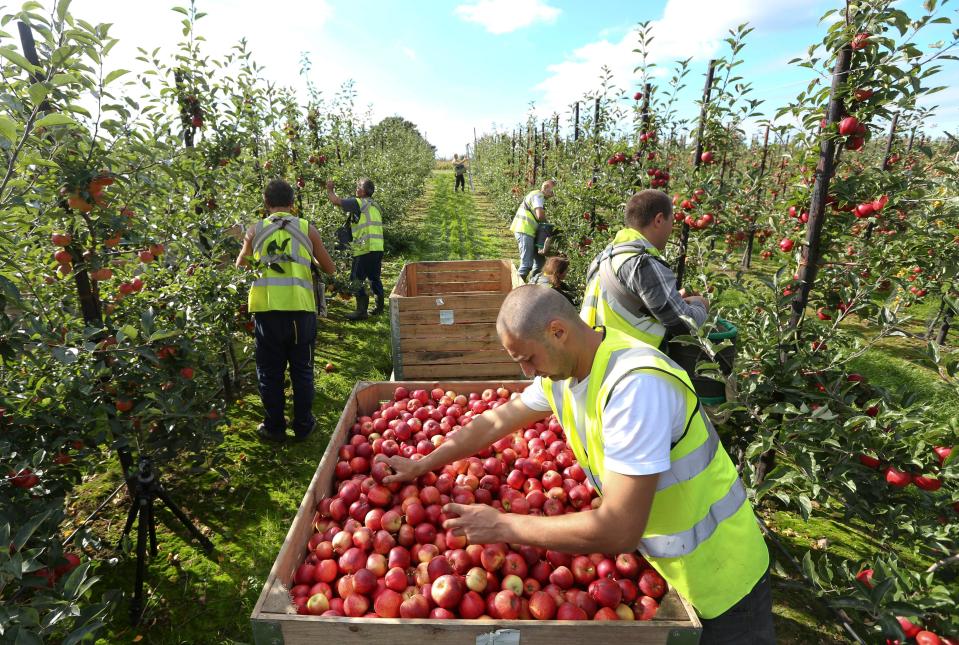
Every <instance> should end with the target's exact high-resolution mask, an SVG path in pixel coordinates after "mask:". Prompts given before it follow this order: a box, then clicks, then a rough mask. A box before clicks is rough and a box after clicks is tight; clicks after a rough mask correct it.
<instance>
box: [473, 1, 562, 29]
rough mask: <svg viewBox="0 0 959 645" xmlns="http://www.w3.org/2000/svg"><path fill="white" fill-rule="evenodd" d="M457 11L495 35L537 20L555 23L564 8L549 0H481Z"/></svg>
mask: <svg viewBox="0 0 959 645" xmlns="http://www.w3.org/2000/svg"><path fill="white" fill-rule="evenodd" d="M454 13H455V14H456V15H457V16H459V17H460V18H461V19H463V20H465V21H467V22H475V23H478V24H480V25H482V26H483V27H485V28H486V30H487V31H488V32H490V33H493V34H506V33H509V32H511V31H516V30H517V29H521V28H523V27H529V26H530V25H532V24H533V23H536V22H547V23H552V22H554V21H555V20H556V18H557V17H558V16H559V14H560V10H559V9H557V8H556V7H551V6H550V5H549V4H548V2H547V1H546V0H478V1H476V2H473V3H472V4H461V5H458V6H457V7H456V9H455V10H454Z"/></svg>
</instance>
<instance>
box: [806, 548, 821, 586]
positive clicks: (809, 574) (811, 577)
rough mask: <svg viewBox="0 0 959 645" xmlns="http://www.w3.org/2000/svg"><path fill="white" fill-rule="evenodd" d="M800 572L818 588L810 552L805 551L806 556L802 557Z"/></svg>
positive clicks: (817, 579)
mask: <svg viewBox="0 0 959 645" xmlns="http://www.w3.org/2000/svg"><path fill="white" fill-rule="evenodd" d="M802 570H803V573H804V574H805V575H806V577H807V578H809V581H810V582H812V583H813V584H814V585H815V586H817V587H818V586H819V576H818V574H817V573H816V564H815V563H814V562H813V561H812V551H806V555H804V556H803V559H802Z"/></svg>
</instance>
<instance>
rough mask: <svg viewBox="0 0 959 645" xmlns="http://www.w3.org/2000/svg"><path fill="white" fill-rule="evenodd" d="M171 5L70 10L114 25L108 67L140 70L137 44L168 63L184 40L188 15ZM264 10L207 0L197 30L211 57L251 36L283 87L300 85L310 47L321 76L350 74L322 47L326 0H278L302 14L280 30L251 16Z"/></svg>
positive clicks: (329, 12) (280, 8) (268, 73)
mask: <svg viewBox="0 0 959 645" xmlns="http://www.w3.org/2000/svg"><path fill="white" fill-rule="evenodd" d="M177 4H181V5H186V4H188V3H186V2H181V3H177ZM172 6H173V5H172V4H170V3H166V2H129V1H128V0H74V2H73V3H72V4H71V5H70V13H71V14H73V15H74V17H76V18H82V19H83V20H86V21H88V22H91V23H93V24H96V23H100V22H104V23H113V26H112V27H111V29H110V35H111V36H113V37H114V38H118V39H119V41H120V42H119V43H118V44H117V46H116V47H115V48H114V49H113V50H112V51H111V52H110V55H109V56H108V59H107V65H108V67H113V68H116V67H123V68H126V69H131V70H132V71H137V70H138V69H139V68H138V66H139V65H141V64H140V63H139V62H137V61H135V60H134V58H135V57H136V56H138V55H139V54H138V53H137V50H136V48H137V47H142V48H143V49H146V50H147V51H149V52H152V51H153V49H155V48H157V47H160V48H161V49H160V52H159V56H160V59H161V60H164V61H165V62H168V63H169V62H170V59H171V57H172V55H173V54H174V53H176V43H177V42H178V41H179V40H181V39H182V38H183V35H182V25H181V21H182V20H183V19H184V16H183V15H182V14H179V13H176V12H174V11H172V10H171V7H172ZM262 9H263V4H262V3H261V2H258V1H257V0H203V2H201V3H200V6H199V10H200V11H202V12H204V13H206V14H207V15H206V16H205V17H203V18H201V19H200V20H198V21H197V23H196V34H197V35H199V36H202V37H203V38H204V39H205V42H203V43H201V47H200V48H201V52H202V53H203V54H204V55H205V56H210V57H211V58H221V57H222V56H224V55H225V54H227V53H228V52H229V51H230V49H231V48H232V47H233V46H234V45H236V44H237V43H238V42H239V41H240V39H241V38H246V39H247V42H248V50H249V51H251V52H252V54H253V60H254V61H256V63H257V64H258V65H261V66H263V67H264V68H265V69H264V72H263V74H264V76H265V77H266V78H267V79H269V80H270V81H273V82H277V83H279V84H280V85H284V86H292V85H298V84H300V79H299V69H300V54H301V53H303V52H306V51H308V52H310V54H311V58H312V59H313V62H314V70H315V71H316V72H321V73H322V74H321V75H323V76H327V77H335V78H337V79H340V80H342V79H343V78H345V77H347V76H348V75H349V74H348V71H347V70H346V68H345V67H342V66H338V65H336V64H335V62H334V61H337V60H338V59H342V56H341V55H338V52H336V51H335V50H333V48H332V46H329V47H328V48H327V49H320V48H322V47H323V41H324V39H323V38H319V37H318V34H319V33H321V32H322V30H323V29H324V26H325V25H326V24H327V23H328V22H329V21H330V19H331V18H332V16H333V8H332V7H331V5H330V4H329V2H327V0H315V1H314V2H310V3H308V4H307V3H303V2H301V1H300V0H273V2H271V3H270V12H271V13H272V14H274V15H296V16H297V19H296V20H291V21H288V22H287V23H284V24H283V26H282V28H280V27H277V28H275V29H273V28H269V27H264V25H263V24H261V23H258V22H257V21H256V19H254V18H251V16H257V15H259V14H260V13H261V12H262ZM318 47H319V48H318ZM331 63H333V64H332V65H331ZM331 67H332V69H331ZM314 75H316V74H314Z"/></svg>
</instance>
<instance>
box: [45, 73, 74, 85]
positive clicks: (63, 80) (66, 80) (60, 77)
mask: <svg viewBox="0 0 959 645" xmlns="http://www.w3.org/2000/svg"><path fill="white" fill-rule="evenodd" d="M76 81H77V77H76V76H74V75H73V74H54V75H53V78H51V79H50V83H51V84H52V85H53V86H54V87H60V86H61V85H69V84H70V83H75V82H76Z"/></svg>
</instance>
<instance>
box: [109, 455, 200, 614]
mask: <svg viewBox="0 0 959 645" xmlns="http://www.w3.org/2000/svg"><path fill="white" fill-rule="evenodd" d="M132 462H133V458H132V456H131V455H130V453H129V452H127V451H121V452H120V464H121V465H122V466H123V472H124V474H125V475H126V480H127V488H128V490H129V491H130V498H131V500H132V503H131V505H130V512H129V513H128V514H127V523H126V526H124V528H123V537H127V536H129V535H130V531H132V530H133V523H134V521H136V520H137V517H139V522H138V523H137V547H136V553H137V573H136V580H135V582H134V587H133V600H132V601H131V602H130V621H131V623H132V624H134V625H136V624H137V623H138V622H139V621H140V616H141V615H142V613H143V579H144V576H145V574H146V550H147V534H148V533H149V536H150V555H151V556H156V554H157V536H156V518H155V516H154V512H153V503H154V501H155V500H157V499H159V500H160V501H161V502H163V503H164V504H166V507H167V508H168V509H170V512H171V513H173V515H174V516H175V517H176V518H177V519H178V520H180V523H181V524H182V525H183V526H185V527H186V528H187V530H188V531H189V532H190V534H191V535H192V536H193V537H194V538H196V540H197V542H199V543H200V545H201V546H202V547H203V549H204V550H205V551H206V552H207V553H211V552H212V551H213V543H212V542H210V540H209V539H207V537H206V536H205V535H203V534H202V533H200V529H198V528H197V527H196V525H194V524H193V522H191V521H190V518H189V517H187V516H186V513H184V512H183V510H182V509H180V507H179V506H177V505H176V504H175V503H174V502H173V500H172V499H170V496H169V495H168V494H167V492H166V490H165V489H164V488H163V485H162V484H161V483H160V481H159V480H158V479H157V476H156V474H155V473H154V471H153V464H152V462H151V461H150V459H149V458H147V457H141V458H140V460H139V462H138V463H137V468H136V470H133V469H132V468H131V467H132V465H133V463H132ZM123 537H121V538H120V539H121V542H122V540H123Z"/></svg>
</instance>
